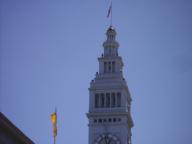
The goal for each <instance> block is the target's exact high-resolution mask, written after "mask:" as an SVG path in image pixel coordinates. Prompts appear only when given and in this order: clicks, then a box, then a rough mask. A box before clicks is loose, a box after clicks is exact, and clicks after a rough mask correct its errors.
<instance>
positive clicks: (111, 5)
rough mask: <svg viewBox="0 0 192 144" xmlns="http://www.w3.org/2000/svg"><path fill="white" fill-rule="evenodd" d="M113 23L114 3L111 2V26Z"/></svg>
mask: <svg viewBox="0 0 192 144" xmlns="http://www.w3.org/2000/svg"><path fill="white" fill-rule="evenodd" d="M112 23H113V1H112V0H111V26H112Z"/></svg>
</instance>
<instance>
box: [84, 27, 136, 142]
mask: <svg viewBox="0 0 192 144" xmlns="http://www.w3.org/2000/svg"><path fill="white" fill-rule="evenodd" d="M106 35H107V40H106V41H105V42H104V43H103V47H104V54H102V55H101V57H99V58H98V61H99V72H97V73H96V76H95V78H94V80H92V81H91V83H90V88H89V112H88V114H87V117H88V119H89V144H131V128H132V127H133V121H132V118H131V114H130V109H131V96H130V93H129V90H128V86H127V83H126V81H125V79H124V78H123V72H122V68H123V61H122V58H121V56H119V55H118V48H119V44H118V42H116V40H115V37H116V31H115V29H114V28H113V27H111V26H110V27H109V28H108V30H107V33H106Z"/></svg>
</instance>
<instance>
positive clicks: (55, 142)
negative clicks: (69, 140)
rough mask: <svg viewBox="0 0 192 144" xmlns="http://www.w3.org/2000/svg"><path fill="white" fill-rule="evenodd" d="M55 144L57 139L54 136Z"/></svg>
mask: <svg viewBox="0 0 192 144" xmlns="http://www.w3.org/2000/svg"><path fill="white" fill-rule="evenodd" d="M54 144H56V137H55V136H54Z"/></svg>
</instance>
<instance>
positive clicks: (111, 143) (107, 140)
mask: <svg viewBox="0 0 192 144" xmlns="http://www.w3.org/2000/svg"><path fill="white" fill-rule="evenodd" d="M99 144H117V143H116V141H115V140H113V138H111V137H108V136H104V137H103V138H102V139H101V140H100V141H99Z"/></svg>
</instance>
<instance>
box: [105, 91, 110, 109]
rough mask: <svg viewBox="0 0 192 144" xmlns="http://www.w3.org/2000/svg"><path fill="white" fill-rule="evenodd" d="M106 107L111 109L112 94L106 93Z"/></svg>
mask: <svg viewBox="0 0 192 144" xmlns="http://www.w3.org/2000/svg"><path fill="white" fill-rule="evenodd" d="M106 107H110V93H106Z"/></svg>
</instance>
